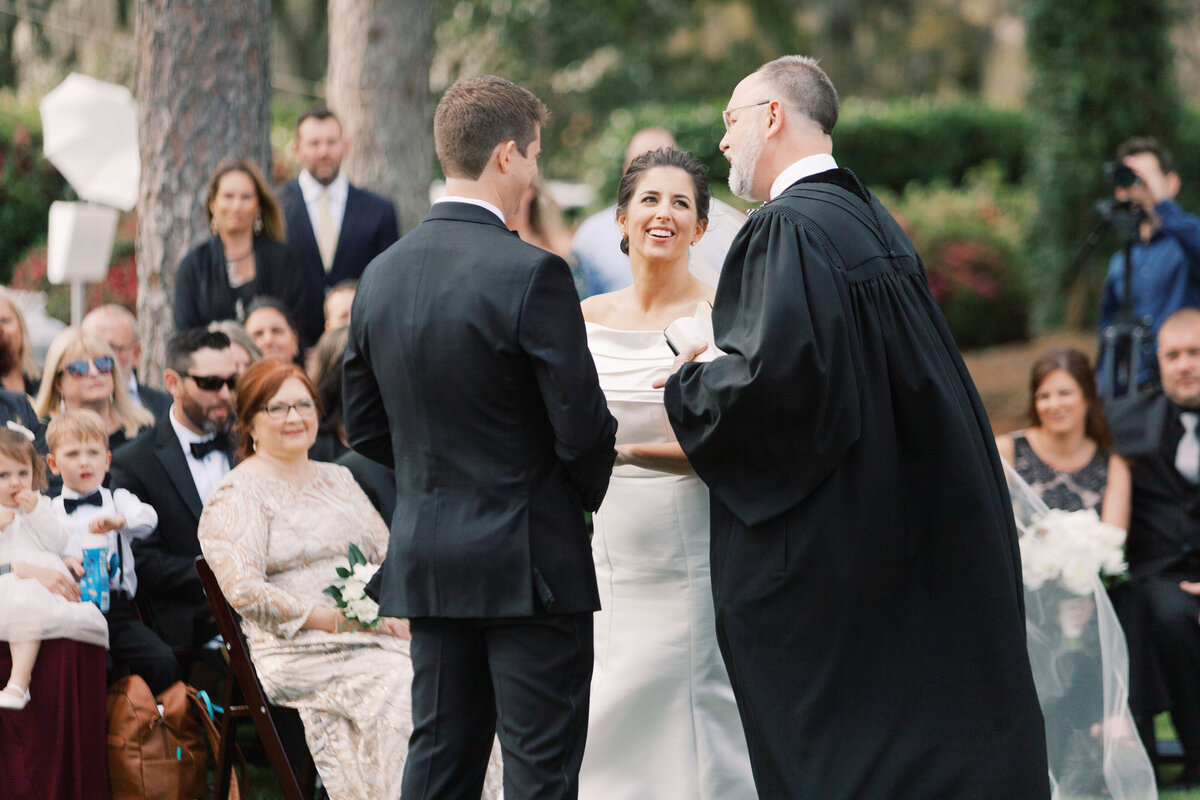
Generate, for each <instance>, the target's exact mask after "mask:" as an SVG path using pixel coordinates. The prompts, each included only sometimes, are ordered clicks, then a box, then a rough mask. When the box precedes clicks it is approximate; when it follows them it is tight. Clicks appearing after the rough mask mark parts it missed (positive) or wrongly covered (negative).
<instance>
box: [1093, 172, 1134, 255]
mask: <svg viewBox="0 0 1200 800" xmlns="http://www.w3.org/2000/svg"><path fill="white" fill-rule="evenodd" d="M1104 179H1105V180H1106V181H1108V184H1109V185H1110V186H1112V187H1113V188H1114V189H1128V188H1130V187H1131V186H1136V185H1137V184H1139V183H1141V182H1142V179H1141V178H1139V177H1138V176H1137V173H1136V172H1134V171H1133V170H1132V169H1130V168H1129V167H1128V166H1126V165H1125V164H1124V163H1122V162H1120V161H1109V162H1107V163H1106V164H1105V165H1104ZM1096 213H1098V214H1099V215H1100V217H1101V219H1103V220H1104V221H1105V222H1107V223H1108V224H1110V225H1112V226H1113V228H1114V229H1115V230H1116V231H1117V233H1118V234H1120V236H1121V238H1122V239H1123V240H1124V241H1133V240H1136V239H1137V238H1138V229H1139V228H1140V227H1141V224H1142V222H1144V221H1145V219H1146V209H1144V208H1142V206H1141V204H1140V203H1135V202H1134V201H1133V200H1114V199H1111V198H1108V199H1105V200H1100V201H1099V202H1097V203H1096Z"/></svg>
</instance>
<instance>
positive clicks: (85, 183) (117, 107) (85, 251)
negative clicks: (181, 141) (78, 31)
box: [38, 72, 141, 325]
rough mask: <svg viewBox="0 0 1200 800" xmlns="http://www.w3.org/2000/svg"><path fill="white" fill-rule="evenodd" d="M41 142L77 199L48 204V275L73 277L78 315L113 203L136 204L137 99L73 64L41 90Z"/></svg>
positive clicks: (62, 279)
mask: <svg viewBox="0 0 1200 800" xmlns="http://www.w3.org/2000/svg"><path fill="white" fill-rule="evenodd" d="M38 107H39V110H40V111H41V115H42V150H43V152H44V153H45V154H46V158H47V160H49V161H50V163H51V164H53V165H54V166H55V167H56V168H57V169H58V171H59V172H61V173H62V175H63V177H64V178H66V179H67V182H68V183H70V184H71V188H72V189H74V190H75V193H76V194H77V195H78V196H79V198H80V199H81V200H84V201H86V202H82V203H68V202H63V201H59V202H55V203H54V204H53V205H52V206H51V207H50V232H49V236H48V239H47V244H46V249H47V254H46V257H47V262H48V264H47V270H46V272H47V277H48V278H49V280H50V282H51V283H60V284H61V283H69V284H71V324H72V325H78V324H79V323H80V321H81V320H82V319H83V284H84V283H97V282H100V281H103V280H104V277H105V275H106V274H107V273H108V262H109V260H110V258H111V256H112V245H113V239H114V237H115V234H116V230H117V218H118V213H117V209H120V210H122V211H129V210H130V209H132V208H133V207H134V206H135V205H136V204H137V196H138V177H139V173H140V170H141V163H140V161H139V157H138V141H137V104H136V103H135V102H134V99H133V95H132V94H131V93H130V92H129V90H128V89H126V88H125V87H124V86H118V85H116V84H112V83H105V82H104V81H99V80H96V79H95V78H90V77H88V76H87V75H80V74H79V73H76V72H73V73H71V74H70V75H69V76H67V79H66V80H64V81H63V82H62V83H60V84H59V85H58V86H57V87H55V88H54V89H53V90H52V91H51V92H50V93H49V94H47V95H46V96H45V97H43V98H42V102H41V103H39V104H38Z"/></svg>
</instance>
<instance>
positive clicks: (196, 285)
mask: <svg viewBox="0 0 1200 800" xmlns="http://www.w3.org/2000/svg"><path fill="white" fill-rule="evenodd" d="M205 211H206V212H207V214H208V219H209V225H210V227H211V228H212V237H211V238H210V239H209V240H208V241H206V242H202V243H201V244H198V245H196V247H194V248H193V249H192V250H191V251H190V252H189V253H188V254H187V255H186V256H184V258H183V261H181V262H180V263H179V272H178V273H177V274H176V276H175V329H176V330H181V331H182V330H186V329H188V328H195V327H202V326H205V325H207V324H208V323H210V322H212V321H213V320H219V319H233V320H237V321H239V322H241V321H243V320H245V318H246V312H247V310H248V307H249V305H250V303H251V301H253V300H254V298H256V297H258V296H259V295H269V296H271V297H277V298H279V300H280V302H282V303H283V304H284V305H285V306H286V307H287V308H288V309H289V310H290V311H291V312H292V313H293V314H294V315H295V316H296V318H297V319H299V320H301V321H308V327H307V328H305V329H304V330H303V331H302V336H303V338H304V340H305V341H306V342H314V341H316V339H317V336H319V335H320V333H321V325H320V315H321V295H320V294H317V293H316V289H315V288H314V287H315V286H316V285H317V284H315V283H313V282H312V281H318V280H319V279H318V278H315V277H314V278H313V279H312V281H310V280H309V278H308V277H307V276H306V275H305V274H304V272H303V267H302V266H301V264H300V263H299V261H298V260H297V259H296V258H295V256H294V255H293V254H292V252H291V250H289V249H288V246H287V244H285V242H284V225H283V214H282V212H281V211H280V209H279V203H278V202H277V201H276V200H275V196H274V195H273V194H271V190H270V189H269V188H267V185H266V183H265V182H264V181H263V177H262V174H261V173H260V172H259V171H258V167H256V166H255V165H254V164H252V163H251V162H249V161H245V160H227V161H223V162H221V164H220V165H218V166H217V169H216V172H214V173H213V176H212V179H211V180H210V181H209V184H208V198H207V200H206V201H205Z"/></svg>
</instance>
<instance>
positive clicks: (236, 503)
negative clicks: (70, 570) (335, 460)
mask: <svg viewBox="0 0 1200 800" xmlns="http://www.w3.org/2000/svg"><path fill="white" fill-rule="evenodd" d="M312 463H313V464H314V465H315V466H316V468H317V474H316V477H315V478H314V479H313V480H311V481H309V482H308V483H307V484H305V485H303V486H297V485H294V484H292V483H289V482H287V481H283V480H279V479H277V478H273V477H270V476H267V475H263V474H261V473H258V472H253V471H251V470H247V469H244V468H243V469H235V470H233V471H232V472H230V473H229V475H227V476H226V478H225V480H224V481H222V483H221V485H220V486H219V487H218V488H217V490H216V491H215V492H214V493H213V495H212V497H211V498H210V499H209V502H208V505H207V506H206V507H205V509H204V514H203V515H202V516H201V518H200V527H199V529H198V531H197V535H198V536H199V539H200V545H201V547H202V548H203V550H204V557H205V559H206V560H207V561H208V563H209V565H210V566H211V567H212V570H213V573H214V574H215V575H216V577H217V580H218V582H219V583H220V584H221V591H222V592H223V593H224V594H225V597H226V598H227V599H228V600H229V603H230V605H232V606H233V607H234V608H235V609H237V611H238V613H240V614H241V615H242V628H243V630H244V631H245V633H246V638H247V639H248V640H249V643H250V653H251V657H252V658H253V660H254V665H255V667H256V669H257V670H258V677H259V679H260V680H261V681H262V684H263V688H264V689H265V690H266V693H267V695H268V697H270V699H271V701H272V702H274V703H278V704H280V705H285V706H291V707H292V708H296V709H298V710H299V711H300V717H301V719H302V720H303V722H304V735H305V738H306V740H307V741H308V747H309V750H310V751H311V752H312V756H313V761H314V762H315V763H316V766H317V771H318V772H319V773H320V775H321V780H322V781H323V782H324V784H325V788H326V790H327V791H328V792H329V796H330V797H331V798H333V799H334V800H341V799H342V798H362V800H375V798H396V797H399V796H400V783H401V779H402V777H403V775H404V762H405V760H406V758H407V756H408V738H409V735H410V734H411V733H412V662H411V660H410V658H409V654H408V642H407V641H402V640H400V639H396V638H394V637H392V636H386V635H382V634H375V633H326V632H324V631H316V630H301V627H300V626H301V625H303V624H304V621H305V620H306V619H307V618H308V615H309V614H310V613H311V612H312V610H313V608H315V607H316V606H318V605H325V606H330V607H332V606H333V600H332V599H331V598H330V597H329V596H328V595H325V594H324V593H323V590H324V589H325V587H326V586H329V585H330V584H331V583H333V582H334V581H335V580H336V579H337V574H336V571H335V570H336V568H337V567H339V566H343V567H344V566H346V564H347V557H346V553H347V549H348V547H349V545H350V543H351V542H353V543H354V544H356V545H358V547H359V548H360V549H361V550H362V552H363V555H365V556H366V557H367V560H368V561H369V562H371V563H374V564H378V563H380V562H381V561H382V560H383V557H384V556H385V555H386V553H387V544H388V529H387V526H386V525H385V524H384V522H383V520H382V519H381V518H380V516H379V514H378V513H377V512H376V511H375V508H374V507H373V506H372V505H371V502H370V501H369V500H368V499H367V496H366V495H365V494H364V493H363V491H362V489H360V488H359V486H358V484H357V483H356V482H355V481H354V478H353V477H352V476H351V475H350V472H349V470H347V469H346V468H345V467H342V466H339V465H336V464H325V463H320V462H312ZM498 752H499V751H498V749H496V750H493V757H492V763H491V764H490V765H489V767H488V774H487V779H486V782H485V784H484V795H483V796H484V797H485V798H488V799H489V800H491V798H495V797H498V796H500V793H501V786H502V777H501V770H500V761H499V757H498Z"/></svg>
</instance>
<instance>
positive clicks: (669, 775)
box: [579, 323, 756, 800]
mask: <svg viewBox="0 0 1200 800" xmlns="http://www.w3.org/2000/svg"><path fill="white" fill-rule="evenodd" d="M587 333H588V345H589V347H590V349H591V352H592V357H593V358H594V359H595V362H596V370H597V372H598V373H599V376H600V386H601V388H602V389H603V390H604V394H605V397H606V398H607V400H608V407H609V410H610V411H611V412H612V413H613V415H614V416H615V417H616V418H617V423H618V428H617V443H618V444H633V443H654V442H672V441H675V435H674V433H673V431H672V430H671V425H670V422H669V421H668V419H667V414H666V410H665V409H664V407H663V393H662V390H661V389H654V388H652V387H651V384H652V383H653V382H654V380H655V379H657V378H659V377H664V376H666V375H667V374H668V373H669V371H670V366H671V362H672V360H673V359H674V356H673V355H672V353H671V351H670V349H669V348H668V347H667V345H666V343H665V341H664V339H663V335H662V333H661V332H660V331H622V330H613V329H611V328H605V327H603V326H601V325H596V324H594V323H588V324H587ZM593 520H594V524H595V534H594V536H593V539H592V552H593V559H594V561H595V564H596V578H597V581H598V583H599V586H600V605H601V610H600V611H599V612H598V613H597V614H596V616H595V631H596V632H595V640H596V641H595V643H596V660H595V668H594V673H593V678H592V698H591V711H590V717H589V722H588V735H587V749H586V750H585V752H584V757H583V767H582V769H581V771H580V776H579V782H580V791H579V796H580V798H582V799H583V800H671V799H672V798H678V800H685V799H686V800H697V799H698V798H699V799H702V800H741V799H742V798H746V799H747V800H748V799H749V798H753V797H755V796H756V794H755V791H754V783H753V780H752V778H751V774H750V760H749V756H748V755H747V752H746V743H745V736H744V734H743V732H742V725H741V721H740V719H739V717H738V712H737V706H736V704H735V702H734V698H733V690H732V689H731V688H730V685H729V676H728V674H727V673H726V671H725V664H724V662H723V661H722V660H721V655H720V652H719V651H718V648H717V639H716V626H715V622H714V613H713V598H712V587H711V583H710V578H709V553H708V542H709V529H708V490H707V489H706V488H705V486H704V484H703V483H701V481H700V479H699V478H697V477H695V476H681V475H669V474H666V473H662V472H652V471H650V470H646V469H642V468H640V467H635V466H628V465H626V466H621V467H617V468H616V469H615V470H613V476H612V481H611V483H610V484H609V488H608V493H607V494H606V495H605V498H604V504H603V506H602V507H601V509H600V510H599V511H598V512H597V513H596V514H595V516H594V517H593Z"/></svg>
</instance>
